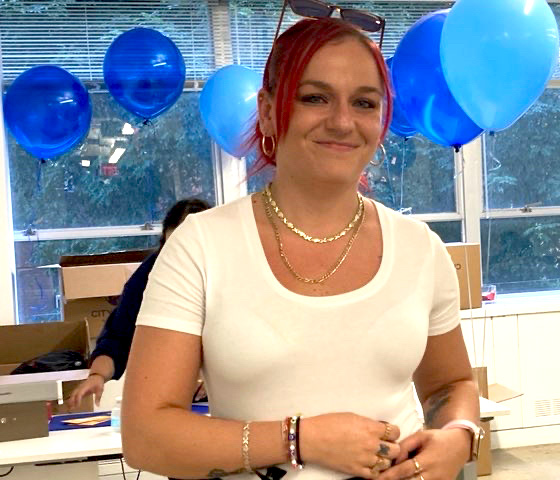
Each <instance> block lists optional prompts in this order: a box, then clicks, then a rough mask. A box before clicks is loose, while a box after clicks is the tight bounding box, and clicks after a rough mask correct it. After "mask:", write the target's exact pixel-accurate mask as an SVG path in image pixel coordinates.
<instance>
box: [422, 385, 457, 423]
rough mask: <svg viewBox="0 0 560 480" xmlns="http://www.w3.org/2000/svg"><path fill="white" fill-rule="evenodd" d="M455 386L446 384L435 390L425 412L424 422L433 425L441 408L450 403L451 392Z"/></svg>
mask: <svg viewBox="0 0 560 480" xmlns="http://www.w3.org/2000/svg"><path fill="white" fill-rule="evenodd" d="M454 389H455V387H454V386H453V385H445V386H444V387H443V388H441V389H440V390H438V391H437V392H435V393H434V394H433V395H432V396H431V397H430V398H428V401H427V408H426V412H425V414H424V423H425V424H426V425H427V426H428V427H430V428H431V427H433V426H434V423H435V421H436V418H437V416H438V414H439V412H440V411H441V409H442V408H443V407H444V406H445V405H447V404H448V403H449V400H450V398H451V394H452V392H453V390H454Z"/></svg>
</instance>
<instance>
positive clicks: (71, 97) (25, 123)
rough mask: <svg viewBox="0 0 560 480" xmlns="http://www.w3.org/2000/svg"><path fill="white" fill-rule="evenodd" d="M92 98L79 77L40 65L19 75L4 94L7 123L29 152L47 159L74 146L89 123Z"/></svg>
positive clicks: (52, 67) (53, 67)
mask: <svg viewBox="0 0 560 480" xmlns="http://www.w3.org/2000/svg"><path fill="white" fill-rule="evenodd" d="M91 115H92V109H91V101H90V98H89V94H88V91H87V90H86V88H85V87H84V86H83V85H82V83H81V82H80V80H78V78H76V77H75V76H74V75H72V74H71V73H69V72H67V71H66V70H64V69H63V68H60V67H57V66H55V65H42V66H38V67H33V68H30V69H29V70H26V71H25V72H23V73H22V74H21V75H19V76H18V77H17V78H16V79H15V80H14V82H13V83H12V84H11V85H10V88H9V89H8V91H7V92H6V95H5V97H4V118H5V120H6V125H7V126H8V128H9V130H10V131H11V132H12V134H13V136H14V137H15V139H16V140H17V142H18V143H19V144H20V145H21V146H22V147H23V148H24V149H25V150H27V151H28V152H29V153H30V154H31V155H33V156H35V157H38V158H42V159H47V158H52V157H56V156H57V155H61V154H63V153H65V152H67V151H69V150H71V149H72V148H73V147H75V146H76V145H77V144H78V143H79V142H80V141H81V140H82V139H83V138H84V136H85V135H86V134H87V132H88V131H89V127H90V124H91Z"/></svg>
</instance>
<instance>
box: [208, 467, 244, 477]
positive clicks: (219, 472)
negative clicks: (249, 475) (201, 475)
mask: <svg viewBox="0 0 560 480" xmlns="http://www.w3.org/2000/svg"><path fill="white" fill-rule="evenodd" d="M244 472H245V469H243V468H240V469H239V470H235V471H233V472H226V471H225V470H222V469H221V468H214V469H212V470H210V471H209V472H208V475H206V478H211V479H219V478H221V477H227V476H228V475H237V474H238V473H244Z"/></svg>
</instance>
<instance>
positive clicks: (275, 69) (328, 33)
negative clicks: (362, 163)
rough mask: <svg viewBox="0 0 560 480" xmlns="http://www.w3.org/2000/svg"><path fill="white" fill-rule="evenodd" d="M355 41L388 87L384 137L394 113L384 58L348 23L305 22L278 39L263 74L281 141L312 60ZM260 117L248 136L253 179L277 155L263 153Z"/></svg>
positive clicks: (334, 19) (329, 19)
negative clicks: (329, 47) (342, 42)
mask: <svg viewBox="0 0 560 480" xmlns="http://www.w3.org/2000/svg"><path fill="white" fill-rule="evenodd" d="M348 37H350V38H355V39H357V40H358V41H360V42H361V43H362V44H363V45H364V46H365V47H366V48H367V49H368V50H369V51H370V52H371V56H372V58H373V60H374V61H375V64H376V65H377V68H378V69H379V73H380V75H381V79H382V81H383V86H384V87H385V92H384V93H385V109H384V119H383V130H382V132H381V140H383V138H384V137H385V134H386V133H387V129H388V128H389V124H390V123H391V115H392V112H393V97H392V91H391V81H390V79H389V73H388V71H387V65H386V63H385V60H384V59H383V55H382V54H381V51H380V50H379V47H378V46H377V44H375V42H373V41H372V40H370V39H369V38H368V37H367V36H365V35H364V34H363V33H362V32H361V31H359V30H358V29H357V28H355V27H354V26H353V25H351V24H350V23H348V22H345V21H343V20H340V19H338V18H320V19H315V18H313V19H311V18H305V19H303V20H300V21H299V22H297V23H296V24H295V25H292V26H291V27H290V28H288V30H286V31H285V32H284V33H282V35H280V36H279V37H278V39H277V40H276V43H275V45H274V47H273V49H272V51H271V52H270V55H269V56H268V60H267V62H266V66H265V69H264V74H263V89H264V90H265V91H267V92H268V93H269V94H271V95H273V96H274V101H275V105H276V124H277V128H278V132H277V134H278V138H279V139H281V138H282V137H283V136H284V135H286V132H287V131H288V126H289V123H290V119H291V115H292V110H293V105H294V99H295V96H296V91H297V88H298V84H299V82H300V80H301V77H302V75H303V72H304V70H305V68H306V67H307V65H308V64H309V62H310V60H311V58H312V57H313V55H315V53H316V52H317V51H318V50H319V49H320V48H321V47H323V46H324V45H326V44H328V43H329V42H333V41H336V40H339V39H343V38H348ZM262 138H263V133H262V131H261V129H260V125H259V119H258V115H257V118H256V120H255V123H254V126H253V132H252V133H251V132H249V135H248V140H247V142H246V147H247V150H251V149H253V148H254V149H255V150H256V156H257V161H256V162H255V164H254V165H253V168H251V171H250V175H251V174H255V173H257V172H258V171H260V170H262V169H263V168H264V167H266V166H267V165H275V164H276V159H275V156H274V154H273V155H272V156H271V157H269V156H267V155H265V153H264V152H263V151H262V146H261V140H262Z"/></svg>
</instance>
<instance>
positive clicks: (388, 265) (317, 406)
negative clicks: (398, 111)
mask: <svg viewBox="0 0 560 480" xmlns="http://www.w3.org/2000/svg"><path fill="white" fill-rule="evenodd" d="M258 107H259V118H258V124H257V125H256V127H255V128H256V130H255V132H256V133H255V137H254V140H255V141H256V143H257V146H258V148H259V149H260V154H261V157H262V158H265V159H266V160H267V161H268V162H269V163H274V164H275V165H276V170H275V176H274V180H273V182H272V184H271V186H270V187H269V188H267V189H266V191H264V192H259V193H256V194H254V195H252V196H249V197H245V198H242V199H240V200H238V201H235V202H232V203H230V204H228V205H224V206H222V207H219V208H216V209H213V210H211V211H208V212H204V213H202V214H200V215H197V216H196V218H193V219H187V220H186V222H185V223H184V224H183V225H181V227H179V229H178V230H177V232H176V235H174V237H173V238H172V239H171V241H170V242H168V244H167V245H166V246H165V248H164V250H163V252H162V254H161V255H160V257H159V258H158V261H157V262H156V265H155V267H154V270H153V272H152V276H151V278H150V282H149V285H148V288H147V290H146V293H145V296H144V301H143V304H142V308H141V312H140V316H139V319H138V325H139V326H138V328H137V332H136V336H135V338H134V342H133V347H132V353H131V360H130V364H129V370H128V376H127V379H126V384H125V393H124V409H123V410H124V411H123V427H122V428H123V449H124V454H125V457H126V460H127V462H128V463H129V464H130V465H131V466H133V467H137V468H142V469H145V470H149V471H153V472H156V473H160V474H163V475H168V476H174V477H181V478H202V477H205V478H216V477H221V476H223V475H231V474H235V475H237V476H236V477H235V478H239V479H249V478H256V475H258V476H259V477H260V478H281V477H282V476H284V475H285V478H296V476H297V478H301V479H304V478H305V479H313V480H314V479H347V478H351V477H363V478H372V479H382V480H394V479H401V478H417V479H420V480H434V479H444V480H452V479H454V478H455V476H456V475H457V473H458V472H459V471H460V469H461V467H462V465H463V463H464V462H465V461H467V460H468V457H469V455H470V445H471V438H472V434H471V432H470V431H468V430H466V429H463V428H461V425H462V426H465V425H464V424H465V423H466V424H468V425H472V424H473V423H475V422H477V421H478V415H479V413H478V397H477V392H476V387H475V385H474V383H473V381H472V377H471V370H470V365H469V361H468V358H467V354H466V351H465V347H464V343H463V338H462V335H461V330H460V327H459V309H458V308H459V307H458V286H457V279H456V274H455V270H454V268H453V265H452V264H451V261H450V259H449V256H448V255H447V252H446V250H445V248H444V246H443V245H442V243H441V241H440V240H439V238H438V237H437V236H436V235H435V234H434V233H432V232H431V231H430V230H429V229H428V227H427V226H425V224H423V223H420V222H417V221H414V220H411V219H409V218H407V217H404V216H401V215H399V214H397V213H395V212H393V211H391V210H389V209H387V208H385V207H383V206H382V205H380V204H378V203H376V202H372V201H370V200H367V199H363V198H362V197H361V196H360V195H359V194H358V191H357V188H358V184H359V181H360V177H361V175H362V171H363V169H364V168H365V167H366V166H367V164H368V162H369V161H370V160H371V159H372V158H373V157H374V154H375V151H376V150H377V148H378V147H379V145H380V144H381V141H382V140H383V137H384V135H385V132H386V131H387V127H388V124H389V121H390V111H391V97H390V86H389V81H388V77H387V70H386V67H385V64H384V62H383V58H382V56H381V54H380V52H379V49H378V48H377V47H376V46H375V45H374V44H373V43H372V42H371V41H370V40H369V39H368V38H366V37H365V36H363V35H362V34H361V33H360V32H359V31H357V30H356V29H355V28H354V27H352V26H351V25H350V24H348V23H345V22H344V21H342V20H338V19H319V20H315V19H304V20H301V21H300V22H298V23H297V24H296V25H295V26H293V27H291V28H290V29H288V30H287V31H286V32H285V33H283V34H282V35H281V36H280V37H279V38H278V39H277V41H276V42H275V45H274V48H273V51H272V52H271V55H270V57H269V60H268V62H267V65H266V69H265V72H264V81H263V88H262V90H261V91H260V92H259V96H258ZM287 219H289V221H288V220H287ZM200 366H202V369H203V373H204V377H205V382H206V388H207V392H208V395H209V403H210V409H211V413H212V418H208V417H199V416H196V415H194V414H191V413H190V412H188V411H187V410H185V409H184V408H183V406H184V405H185V404H186V403H187V401H188V399H189V395H191V394H192V390H193V388H194V385H195V382H196V377H197V372H198V369H199V367H200ZM412 379H414V382H415V384H416V389H417V391H418V394H419V397H420V399H421V401H422V404H423V406H424V411H425V412H426V413H425V417H426V422H427V424H428V426H429V428H430V429H429V430H425V431H421V427H422V424H421V422H420V420H419V418H418V415H417V413H416V408H415V400H414V392H413V386H412ZM455 420H460V422H459V424H453V423H449V422H451V421H455ZM446 425H447V426H446ZM443 426H446V428H445V429H442V428H440V427H443ZM457 426H459V427H460V428H455V427H457ZM399 440H400V441H399ZM153 445H158V448H153ZM408 457H410V459H409V458H408ZM292 467H293V468H292Z"/></svg>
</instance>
